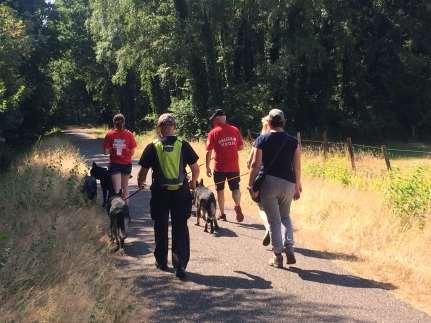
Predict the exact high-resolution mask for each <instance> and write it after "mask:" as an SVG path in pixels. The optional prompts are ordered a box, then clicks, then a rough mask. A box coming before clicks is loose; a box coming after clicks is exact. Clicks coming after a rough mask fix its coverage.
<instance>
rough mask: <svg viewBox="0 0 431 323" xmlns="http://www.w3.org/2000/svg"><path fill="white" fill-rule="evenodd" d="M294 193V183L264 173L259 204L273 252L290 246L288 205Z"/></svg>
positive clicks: (291, 235)
mask: <svg viewBox="0 0 431 323" xmlns="http://www.w3.org/2000/svg"><path fill="white" fill-rule="evenodd" d="M294 194H295V184H294V183H291V182H289V181H287V180H285V179H282V178H279V177H275V176H270V175H266V176H265V180H264V182H263V183H262V187H261V190H260V205H261V206H262V208H263V210H264V211H265V213H266V217H267V219H268V223H269V231H270V235H271V243H272V249H273V251H274V253H277V254H279V253H282V252H283V250H284V247H285V246H286V247H287V246H292V245H293V244H294V241H293V227H292V220H291V219H290V205H291V203H292V199H293V195H294Z"/></svg>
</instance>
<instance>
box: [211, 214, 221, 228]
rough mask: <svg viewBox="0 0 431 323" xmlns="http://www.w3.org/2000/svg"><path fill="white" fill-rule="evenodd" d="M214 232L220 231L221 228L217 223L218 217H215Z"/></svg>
mask: <svg viewBox="0 0 431 323" xmlns="http://www.w3.org/2000/svg"><path fill="white" fill-rule="evenodd" d="M213 221H214V230H218V229H220V227H219V226H218V222H217V217H216V216H215V217H214V220H213Z"/></svg>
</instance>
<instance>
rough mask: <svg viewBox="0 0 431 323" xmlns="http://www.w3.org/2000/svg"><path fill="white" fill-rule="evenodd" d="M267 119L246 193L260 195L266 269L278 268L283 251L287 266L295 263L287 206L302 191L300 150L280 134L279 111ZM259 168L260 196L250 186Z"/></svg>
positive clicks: (284, 133)
mask: <svg viewBox="0 0 431 323" xmlns="http://www.w3.org/2000/svg"><path fill="white" fill-rule="evenodd" d="M268 118H269V126H270V129H271V130H270V132H269V133H267V134H264V135H261V136H259V137H258V138H257V139H256V141H255V143H254V147H253V150H254V157H253V161H252V165H251V172H250V179H249V187H248V189H249V191H250V193H251V194H253V195H256V194H260V195H259V196H260V206H261V207H262V208H263V210H264V211H265V213H266V216H267V218H268V223H269V225H270V234H271V242H272V247H273V251H274V257H273V258H272V259H271V261H270V265H271V266H274V267H277V268H282V267H283V256H282V253H283V251H284V252H285V253H286V257H287V264H289V265H290V264H294V263H296V259H295V254H294V249H293V244H294V241H293V228H292V222H291V219H290V205H291V202H292V199H298V198H299V197H300V194H301V191H302V187H301V149H300V146H299V145H298V141H297V140H296V138H294V137H292V136H290V135H289V134H287V133H286V132H284V125H285V123H286V120H285V117H284V113H283V111H281V110H279V109H273V110H271V111H270V112H269V114H268ZM274 158H275V159H274ZM261 168H262V170H263V171H264V172H265V173H266V176H265V180H264V182H263V184H262V186H261V188H260V192H254V191H253V189H252V187H253V182H254V180H255V178H256V176H257V174H258V172H259V171H260V170H261Z"/></svg>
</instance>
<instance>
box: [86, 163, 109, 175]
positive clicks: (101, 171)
mask: <svg viewBox="0 0 431 323" xmlns="http://www.w3.org/2000/svg"><path fill="white" fill-rule="evenodd" d="M90 175H91V176H93V177H94V178H97V179H101V178H103V177H105V176H107V175H108V169H107V168H106V167H101V166H99V165H97V164H96V162H93V165H92V166H91V169H90Z"/></svg>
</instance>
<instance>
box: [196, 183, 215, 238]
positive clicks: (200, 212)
mask: <svg viewBox="0 0 431 323" xmlns="http://www.w3.org/2000/svg"><path fill="white" fill-rule="evenodd" d="M193 204H194V205H195V207H196V218H197V219H196V225H198V226H199V225H200V218H202V219H203V220H204V221H205V229H204V231H205V232H208V224H209V225H210V232H211V233H214V230H218V229H219V226H218V223H217V217H216V210H217V202H216V199H215V196H214V193H213V192H211V190H210V189H208V188H207V187H205V186H204V183H203V180H202V179H201V181H200V182H198V183H197V184H196V189H195V190H194V192H193Z"/></svg>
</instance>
